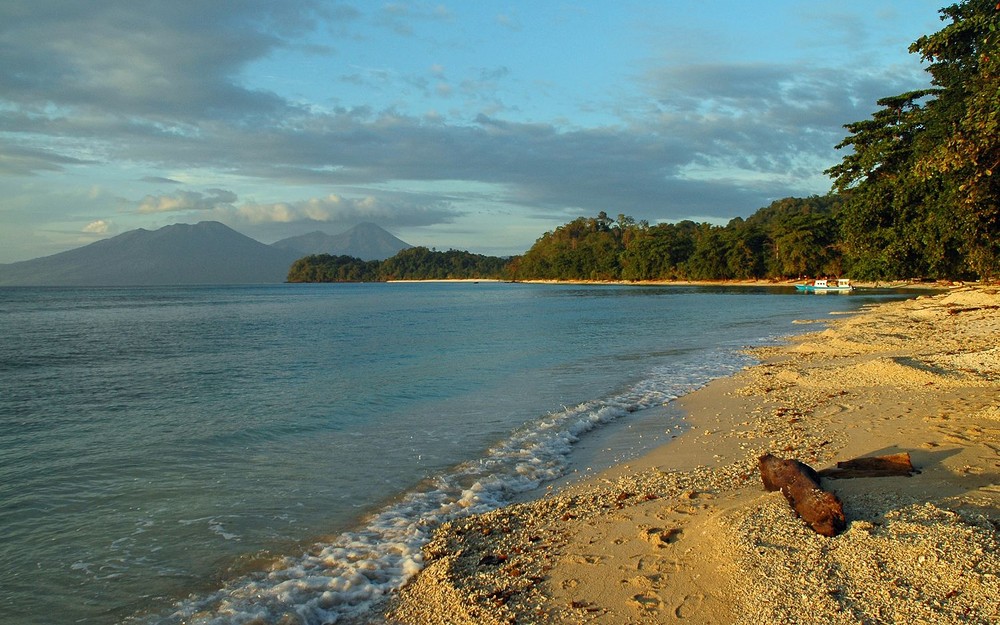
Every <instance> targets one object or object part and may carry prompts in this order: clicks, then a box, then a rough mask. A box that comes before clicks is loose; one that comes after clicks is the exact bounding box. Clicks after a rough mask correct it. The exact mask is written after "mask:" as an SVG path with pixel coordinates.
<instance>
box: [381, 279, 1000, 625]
mask: <svg viewBox="0 0 1000 625" xmlns="http://www.w3.org/2000/svg"><path fill="white" fill-rule="evenodd" d="M812 321H815V320H803V322H812ZM819 321H822V322H823V323H822V324H820V325H817V326H816V331H814V332H812V333H809V334H806V335H802V336H799V337H796V338H794V339H793V340H792V341H791V342H790V343H789V344H787V345H784V346H781V347H770V348H764V349H760V350H758V351H757V352H755V354H756V355H757V356H758V358H759V359H760V360H761V364H759V365H756V366H753V367H749V368H747V369H745V370H743V371H742V372H740V373H739V374H737V375H735V376H733V377H730V378H725V379H721V380H717V381H715V382H713V383H711V384H709V385H708V386H706V387H705V388H703V389H701V390H699V391H697V392H695V393H693V394H691V395H689V396H687V397H685V398H683V399H682V400H681V404H682V408H683V409H684V411H685V414H686V419H687V421H688V422H689V423H690V425H691V427H690V429H688V430H687V431H685V432H684V433H683V434H681V435H680V436H678V437H677V438H676V439H675V440H672V441H671V442H669V443H668V444H666V445H663V446H661V447H659V448H657V449H656V450H654V451H653V452H652V453H649V454H648V455H646V456H644V457H642V458H640V459H638V460H636V461H633V462H630V463H629V464H628V465H621V466H616V467H613V468H612V469H610V470H608V471H605V472H603V473H601V474H600V475H597V476H595V477H593V478H590V479H587V480H586V481H584V482H581V483H577V484H572V485H570V486H567V487H565V488H562V489H559V490H556V489H552V490H550V491H549V492H548V493H547V494H546V495H545V496H544V497H541V498H540V499H537V500H535V501H531V502H526V503H519V504H515V505H511V506H508V507H505V508H502V509H499V510H496V511H494V512H491V513H489V514H485V515H481V516H475V517H471V518H468V519H464V520H460V521H456V522H452V523H449V524H447V525H445V526H444V527H442V528H441V529H440V530H439V531H438V532H437V533H436V535H435V537H434V539H433V540H432V541H431V542H430V543H429V544H428V545H427V546H426V547H425V549H424V552H425V558H426V564H427V566H426V568H425V569H424V570H423V571H422V572H421V573H420V574H419V575H418V576H417V577H416V578H415V579H414V581H412V582H411V583H410V584H409V585H408V586H406V587H405V588H404V589H403V590H402V591H401V592H400V593H399V595H398V597H396V598H394V600H393V603H392V605H391V606H390V610H389V612H388V617H387V619H388V621H389V622H390V623H397V624H412V625H418V624H419V625H428V624H446V623H447V624H452V625H459V624H464V623H470V624H472V623H475V624H494V623H496V624H499V623H504V624H508V623H522V624H523V623H600V624H615V625H617V624H626V623H669V622H674V621H683V622H686V623H706V624H707V623H747V624H750V623H754V624H757V623H817V624H819V623H824V624H826V623H983V624H986V623H997V622H1000V392H998V391H1000V341H998V338H997V337H998V336H1000V289H997V288H989V287H985V288H959V289H954V290H952V291H951V292H948V293H943V294H937V295H928V296H922V297H919V298H916V299H912V300H907V301H901V302H893V303H888V304H883V305H880V306H877V307H873V308H870V309H866V310H863V311H861V312H860V313H859V314H856V315H849V316H848V315H845V316H837V317H833V318H831V319H828V320H827V319H824V320H819ZM897 452H908V453H909V454H910V457H911V458H912V461H913V464H914V466H915V467H916V469H917V470H918V471H919V473H918V474H916V475H913V476H910V477H865V478H856V479H840V480H831V479H824V480H823V482H822V485H823V487H824V488H825V489H828V490H831V491H833V492H835V493H836V494H837V495H838V496H839V498H840V499H841V500H842V502H843V505H844V511H845V513H846V516H847V522H848V525H847V529H846V530H845V531H844V532H843V533H841V534H839V535H838V536H835V537H832V538H828V537H824V536H821V535H819V534H817V533H816V532H814V531H813V530H812V529H810V528H809V527H808V526H807V525H806V524H805V523H804V522H803V521H802V520H801V519H800V518H798V517H797V516H796V515H795V513H794V512H793V511H792V509H791V508H790V507H789V505H788V503H787V502H786V500H785V498H784V497H783V496H782V494H781V493H780V492H765V490H764V489H763V487H762V483H761V478H760V472H759V470H758V458H759V457H760V456H761V455H763V454H765V453H772V454H774V455H776V456H779V457H782V458H794V459H798V460H800V461H802V462H804V463H807V464H808V465H810V466H811V467H813V468H814V469H817V470H821V469H825V468H829V467H833V466H835V465H836V462H838V461H843V460H848V459H852V458H856V457H860V456H877V455H884V454H890V453H897Z"/></svg>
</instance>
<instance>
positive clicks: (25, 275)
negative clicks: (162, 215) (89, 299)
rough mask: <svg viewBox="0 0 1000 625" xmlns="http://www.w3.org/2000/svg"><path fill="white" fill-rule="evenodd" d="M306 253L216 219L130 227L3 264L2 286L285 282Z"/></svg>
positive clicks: (0, 283)
mask: <svg viewBox="0 0 1000 625" xmlns="http://www.w3.org/2000/svg"><path fill="white" fill-rule="evenodd" d="M300 256H302V254H299V253H297V252H294V251H291V250H282V249H278V248H274V247H271V246H269V245H265V244H263V243H261V242H259V241H255V240H254V239H251V238H250V237H247V236H244V235H242V234H240V233H239V232H236V231H235V230H233V229H231V228H229V227H227V226H225V225H223V224H221V223H218V222H215V221H203V222H201V223H198V224H196V225H193V226H192V225H189V224H175V225H173V226H166V227H164V228H160V229H159V230H153V231H149V230H144V229H142V228H140V229H138V230H130V231H129V232H125V233H123V234H120V235H118V236H116V237H112V238H110V239H104V240H101V241H97V242H95V243H91V244H90V245H86V246H84V247H80V248H77V249H74V250H69V251H67V252H61V253H59V254H53V255H52V256H45V257H43V258H36V259H34V260H27V261H23V262H19V263H12V264H8V265H0V286H132V285H143V286H145V285H170V284H178V285H182V284H269V283H278V282H284V281H285V278H286V277H287V275H288V269H289V268H290V267H291V264H292V263H293V262H294V261H295V260H296V259H297V258H299V257H300Z"/></svg>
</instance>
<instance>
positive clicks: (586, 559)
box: [569, 555, 601, 564]
mask: <svg viewBox="0 0 1000 625" xmlns="http://www.w3.org/2000/svg"><path fill="white" fill-rule="evenodd" d="M569 561H570V562H572V563H573V564H600V563H601V556H592V555H571V556H569Z"/></svg>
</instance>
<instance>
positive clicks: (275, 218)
mask: <svg viewBox="0 0 1000 625" xmlns="http://www.w3.org/2000/svg"><path fill="white" fill-rule="evenodd" d="M40 1H42V0H6V1H5V2H3V3H0V23H7V24H12V23H17V25H18V27H17V28H8V29H7V30H6V31H5V32H4V35H3V36H4V45H2V46H0V66H2V67H4V68H6V69H5V71H3V72H0V141H5V143H2V144H0V174H7V175H11V176H23V175H29V174H32V173H36V174H37V173H38V172H42V173H44V172H51V171H58V170H60V169H65V168H69V167H86V166H88V165H92V164H96V163H98V162H106V163H119V164H123V169H125V170H127V171H130V172H134V171H136V168H138V167H141V168H142V169H138V171H150V170H155V168H156V167H163V168H164V170H165V171H170V172H174V173H172V175H176V176H177V177H178V178H180V179H181V180H189V179H190V178H189V177H187V176H185V170H187V171H192V172H198V174H197V178H198V179H199V180H206V179H208V178H210V177H211V176H212V175H213V174H218V176H219V177H220V178H223V177H225V182H224V183H223V182H219V183H214V182H208V183H207V185H213V184H220V185H222V184H225V185H226V186H232V187H233V188H237V187H236V186H235V184H236V183H235V182H233V183H231V181H233V180H236V181H240V180H242V181H248V182H249V183H250V184H251V185H252V186H254V187H257V188H259V187H260V186H261V185H268V186H273V187H274V189H273V190H272V191H270V192H269V193H268V196H269V199H271V198H275V197H277V198H282V197H295V196H299V194H300V193H301V191H300V190H299V187H300V186H309V191H308V193H309V194H316V195H317V197H316V198H314V199H311V200H304V201H299V200H290V201H285V202H278V201H275V202H270V203H268V202H261V203H257V202H246V203H244V204H242V205H239V206H238V205H237V195H236V193H235V192H233V191H226V190H222V189H208V190H205V191H201V192H198V191H177V192H174V193H166V194H158V195H148V196H146V197H144V198H143V199H142V200H141V201H140V202H138V203H137V205H135V204H133V208H134V210H137V211H138V212H139V213H140V214H147V215H148V214H161V213H181V212H185V211H195V212H199V213H203V214H212V215H219V216H221V217H225V218H226V219H231V220H237V221H242V222H243V223H250V224H266V223H295V222H296V221H300V220H312V221H317V222H323V221H330V222H332V221H337V220H345V221H346V220H350V219H355V218H365V219H376V218H377V219H385V220H388V221H392V220H394V221H395V223H402V222H403V221H405V220H406V219H407V218H411V220H412V221H414V222H420V223H425V224H426V223H435V222H436V223H441V222H444V221H447V220H449V219H454V218H455V216H456V215H459V214H461V213H462V212H467V211H470V210H473V209H474V208H473V207H476V206H482V205H484V204H489V203H493V204H504V205H506V206H511V205H516V206H519V207H521V208H522V210H524V211H525V212H527V213H528V214H530V215H539V216H546V217H549V216H552V215H561V214H567V215H570V216H572V215H573V214H581V213H582V214H596V212H598V211H600V210H605V211H607V212H609V213H611V214H617V213H626V214H631V215H634V216H636V217H638V218H647V219H650V220H651V221H652V220H658V219H668V218H680V217H685V216H689V215H692V214H697V215H717V216H720V217H721V216H726V215H728V216H732V215H733V214H749V213H750V212H752V211H753V210H755V209H756V208H758V207H760V206H763V205H765V204H767V203H768V202H769V201H770V200H772V199H775V198H776V197H783V196H786V195H792V194H802V193H813V192H818V191H819V192H821V191H823V190H825V189H823V188H822V184H821V183H818V182H817V180H818V178H821V176H818V174H819V172H822V170H823V169H824V168H825V167H827V166H829V165H831V164H833V162H832V161H834V160H835V159H836V158H837V155H836V154H835V152H834V151H833V147H832V146H833V145H835V144H836V143H837V142H838V141H839V140H840V139H841V138H843V136H844V130H843V129H842V128H841V125H842V124H844V123H847V122H851V121H856V120H859V119H864V118H866V117H867V116H868V114H869V113H870V111H871V110H873V109H874V101H875V99H876V98H878V97H880V96H883V95H886V94H891V93H899V92H903V91H906V90H907V89H909V88H913V87H916V86H922V84H925V81H926V78H925V77H924V76H922V75H921V74H920V72H919V71H917V70H914V69H912V68H910V69H906V68H898V67H896V68H893V67H890V68H882V69H881V70H880V71H879V72H872V71H869V70H867V69H866V68H864V67H842V66H838V67H819V66H809V65H804V64H796V63H793V62H788V63H763V62H761V63H751V62H728V63H725V62H719V63H701V64H695V65H688V66H678V65H674V64H671V63H670V62H668V61H663V60H661V61H650V62H649V64H648V65H647V66H645V70H644V72H643V68H642V67H640V66H637V67H635V68H632V71H633V72H634V74H632V77H633V78H634V77H635V76H636V75H638V74H640V73H641V72H642V73H641V75H640V77H639V78H638V79H636V80H635V82H634V83H633V84H632V85H631V87H632V88H633V90H632V91H631V92H630V93H629V94H627V95H623V96H622V99H619V100H616V101H615V106H616V107H617V111H616V113H617V115H618V117H617V118H613V117H612V114H611V113H610V112H609V113H608V115H607V117H606V118H605V119H607V120H609V121H606V122H605V123H604V125H602V126H598V125H596V124H591V125H589V126H583V125H578V126H574V127H570V126H568V125H567V124H565V123H563V122H562V121H561V119H560V118H558V117H556V116H553V117H552V118H549V119H545V118H542V119H543V121H535V122H529V121H524V120H523V119H522V120H517V119H514V118H513V114H514V113H513V111H515V110H516V109H514V108H513V107H504V105H503V103H502V102H501V101H500V99H499V97H498V96H497V94H498V93H499V84H500V83H501V82H503V83H504V85H505V86H506V84H507V83H512V84H513V83H517V82H519V80H518V78H519V77H518V76H517V71H512V70H511V69H510V68H508V67H507V66H505V65H500V64H497V63H496V59H490V60H488V61H487V62H484V63H483V65H482V66H479V67H474V68H472V69H471V70H470V71H472V72H473V77H472V79H471V80H469V79H465V80H463V79H462V77H461V76H460V75H456V76H454V77H452V76H451V74H452V72H457V71H458V70H456V69H455V67H454V66H453V65H449V66H448V70H449V76H448V78H449V81H447V82H446V81H445V80H444V74H443V66H440V65H438V66H433V65H429V64H424V65H421V67H423V68H424V70H423V72H422V75H417V76H416V77H414V78H407V77H405V76H401V75H399V74H397V73H396V71H395V69H394V68H393V69H382V68H375V69H368V68H361V67H355V68H354V69H347V68H342V67H337V68H333V69H331V70H330V75H332V76H338V75H339V76H344V80H345V81H354V82H356V83H357V84H361V85H364V86H365V87H367V88H369V90H370V91H372V92H374V91H381V92H386V93H389V92H395V91H398V90H401V87H402V86H407V87H409V88H411V89H416V90H419V91H421V92H426V93H430V94H433V95H436V96H437V97H448V98H450V101H457V100H459V99H461V98H465V99H466V100H467V101H468V102H473V103H474V104H475V105H476V106H478V107H479V109H478V110H479V111H481V114H479V115H475V114H472V115H468V116H467V117H464V118H458V117H455V116H454V115H452V116H450V117H448V118H446V117H445V116H444V115H442V114H440V113H435V114H425V112H426V110H427V109H426V108H424V106H423V103H422V102H421V104H420V107H421V110H419V111H416V110H407V108H406V104H407V103H406V101H405V96H403V95H399V94H397V95H396V96H395V98H394V99H393V100H392V104H387V105H378V106H384V108H381V109H379V108H377V107H376V106H355V107H353V108H351V107H350V106H343V107H340V108H331V107H329V106H324V107H318V106H317V107H308V106H305V105H302V106H300V105H297V104H293V103H291V102H290V101H289V100H286V99H284V98H283V97H281V96H279V95H277V94H274V93H270V92H265V91H261V90H255V89H252V88H250V87H248V86H246V84H245V83H244V82H243V80H242V79H241V72H242V71H243V70H244V69H245V68H246V67H247V66H248V65H249V64H251V63H254V62H257V61H260V60H262V59H266V58H267V57H268V56H269V55H272V54H274V53H276V52H277V51H280V50H282V49H284V48H290V47H294V46H302V45H306V43H304V42H300V40H302V39H304V38H307V37H306V36H307V35H309V34H310V33H313V32H314V30H315V29H316V28H317V24H320V23H322V24H324V25H325V27H326V28H329V29H331V30H336V29H337V28H341V27H343V26H344V25H345V24H353V23H355V22H358V21H362V20H363V19H369V20H370V21H371V22H373V23H376V24H377V25H378V26H382V27H388V28H390V29H392V30H394V31H396V32H400V33H403V34H408V33H412V32H413V29H414V28H415V27H419V26H421V25H429V24H441V23H447V22H448V20H451V19H453V17H452V16H450V15H449V14H448V12H447V10H446V9H443V8H442V7H440V6H439V5H434V4H420V3H407V4H403V3H390V4H385V5H381V8H380V9H377V10H375V11H374V12H372V14H371V15H364V14H362V13H361V12H359V11H358V10H357V9H355V8H353V7H351V6H348V5H343V4H337V5H333V6H327V5H325V4H323V3H321V2H319V1H318V0H305V1H302V2H294V3H292V2H289V3H275V2H271V1H270V0H233V2H227V3H211V2H208V3H169V2H167V3H161V2H130V3H121V2H118V1H117V0H93V1H91V2H87V3H59V10H30V9H29V6H36V5H37V4H38V2H40ZM43 4H44V2H43ZM512 24H513V25H517V24H515V23H514V22H513V21H512V20H511V19H509V20H508V24H507V25H508V26H510V25H512ZM345 40H346V38H345ZM427 67H430V68H431V69H430V72H429V73H428V71H427V69H426V68H427ZM520 69H521V68H520V67H516V68H515V70H518V71H519V70H520ZM345 74H349V75H345ZM428 77H430V79H429V78H428ZM452 78H453V80H452ZM922 81H923V82H922ZM626 98H627V99H626ZM372 101H375V100H372ZM397 102H398V103H399V104H398V105H397V104H395V103H397ZM353 104H356V103H353ZM416 106H417V105H414V108H416ZM449 106H450V104H449ZM487 107H489V108H487ZM435 110H436V109H435ZM489 110H500V111H504V113H499V114H498V113H490V112H488V111H489ZM504 115H507V117H505V116H504ZM28 143H31V145H32V147H30V148H27V147H21V145H22V144H28ZM129 180H130V181H132V180H134V174H130V177H129ZM143 181H144V182H147V183H152V184H175V183H177V180H174V179H173V178H167V177H160V176H148V177H146V178H144V179H143ZM455 181H460V182H461V183H463V184H465V185H467V186H474V185H480V186H479V188H481V189H483V193H484V194H485V195H484V196H483V197H476V198H469V197H457V196H455V195H454V194H452V193H450V192H448V191H446V190H445V189H446V188H447V187H449V186H450V185H453V183H454V182H455ZM317 188H321V189H323V190H322V191H318V190H317ZM349 189H350V190H351V191H350V193H348V190H349ZM387 189H391V190H394V191H397V192H398V193H397V194H396V195H393V194H392V193H389V192H388V191H387ZM407 189H409V192H408V193H402V191H404V190H407ZM326 191H335V193H331V194H327V195H318V194H320V193H325V192H326ZM143 192H145V191H140V192H137V193H136V197H138V196H139V195H140V194H141V193H143ZM239 192H240V194H241V195H243V196H244V197H245V196H246V195H247V193H246V192H244V191H242V190H239ZM352 195H356V196H357V197H349V196H352ZM88 219H90V217H88Z"/></svg>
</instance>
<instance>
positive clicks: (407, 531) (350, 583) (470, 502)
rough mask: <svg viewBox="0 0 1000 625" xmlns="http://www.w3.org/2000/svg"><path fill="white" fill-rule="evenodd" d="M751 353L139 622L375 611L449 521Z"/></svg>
mask: <svg viewBox="0 0 1000 625" xmlns="http://www.w3.org/2000/svg"><path fill="white" fill-rule="evenodd" d="M746 360H747V359H746V358H743V357H739V356H735V355H733V354H732V352H729V351H727V350H720V351H719V352H718V353H716V354H714V356H712V357H708V356H707V355H706V357H705V358H704V359H700V364H699V366H697V367H695V368H688V369H687V370H685V371H684V372H678V371H676V370H675V369H671V368H667V367H664V368H660V369H657V370H654V371H653V372H651V374H650V375H649V376H648V377H647V378H646V379H644V380H642V381H640V382H638V383H636V384H635V385H633V386H632V387H631V388H628V389H626V390H625V391H623V392H621V393H619V394H617V395H615V396H613V397H609V398H606V399H598V400H592V401H587V402H584V403H582V404H579V405H577V406H573V407H567V408H563V409H562V410H559V411H556V412H553V413H550V414H548V415H546V416H545V417H543V418H542V419H539V420H537V421H534V422H532V423H529V424H527V425H525V426H524V427H522V428H521V429H519V430H518V431H515V432H513V433H512V434H511V435H510V436H509V437H508V438H506V439H505V440H503V441H501V442H499V443H498V444H496V445H495V446H493V447H492V448H490V449H489V450H488V451H487V452H486V453H485V454H484V455H483V457H481V458H479V459H477V460H473V461H469V462H465V463H462V464H460V465H457V466H455V467H453V468H452V469H451V470H449V471H447V472H445V473H442V474H440V475H438V476H436V477H435V478H433V479H431V480H429V481H428V482H426V483H425V484H424V485H422V486H421V487H419V488H417V489H415V490H413V491H411V492H409V493H406V494H405V495H403V496H402V497H401V498H400V499H398V500H397V501H395V502H394V503H392V504H389V505H388V506H386V507H385V508H383V509H382V510H381V511H379V512H377V513H376V514H374V515H373V516H372V517H370V518H369V519H367V520H366V521H365V522H364V523H363V526H362V527H361V528H360V529H358V530H355V531H350V532H345V533H343V534H341V535H339V536H337V537H336V538H335V539H333V540H332V541H330V542H327V543H322V544H316V545H314V546H313V548H312V549H310V550H309V551H308V552H307V553H304V554H302V555H299V556H296V557H285V558H283V559H282V560H281V561H279V562H278V563H277V564H276V565H274V566H272V568H271V569H270V570H268V571H260V572H257V573H253V574H248V575H245V576H243V577H239V578H237V579H233V580H231V581H230V582H229V583H227V584H226V585H225V586H224V587H223V588H221V589H219V590H217V591H215V592H213V593H210V594H207V595H202V596H192V597H189V598H187V599H184V600H182V601H180V602H178V603H177V604H176V605H175V606H174V607H173V610H172V611H171V612H170V613H169V614H160V615H156V616H151V617H150V616H146V617H137V618H134V619H130V620H129V622H133V623H147V624H150V625H173V624H180V623H184V624H186V625H243V624H247V623H266V622H286V620H287V619H288V618H291V619H294V622H302V623H306V624H319V623H336V622H338V621H339V620H341V619H344V618H350V617H356V616H361V615H364V614H367V613H369V612H370V611H371V610H372V608H373V606H375V605H376V604H377V603H379V602H380V601H381V600H383V599H384V598H386V597H387V596H388V595H390V594H391V593H393V592H394V591H396V590H398V589H399V588H401V587H402V586H403V585H404V584H406V583H407V581H409V580H410V579H411V578H412V577H413V576H414V575H416V574H417V573H418V572H419V571H420V570H421V569H422V568H423V564H424V561H423V556H422V553H421V549H422V547H423V546H424V544H425V543H427V541H428V540H429V539H430V537H431V534H432V533H433V532H434V530H435V529H436V528H437V527H439V526H440V525H441V524H443V523H445V522H447V521H451V520H454V519H457V518H461V517H464V516H468V515H472V514H479V513H483V512H488V511H490V510H493V509H496V508H498V507H500V506H503V505H505V504H507V503H509V502H510V501H511V500H512V499H513V497H514V496H516V495H518V494H520V493H524V492H527V491H531V490H533V489H536V488H538V486H539V485H541V484H543V483H545V482H548V481H551V480H554V479H557V478H559V477H562V476H563V475H564V474H565V473H566V470H567V467H568V464H569V455H570V452H571V451H572V449H573V445H574V443H576V442H577V441H578V440H579V438H580V437H581V436H583V435H584V434H586V433H587V432H590V431H592V430H594V429H595V428H599V427H601V426H602V425H605V424H608V423H611V422H613V421H617V420H619V419H621V418H623V417H626V416H627V415H629V414H631V413H634V412H637V411H640V410H644V409H647V408H652V407H655V406H659V405H662V404H665V403H667V402H669V401H672V400H674V399H676V398H677V397H678V396H680V395H683V394H685V393H687V392H690V391H691V390H693V389H695V388H697V387H698V386H701V385H703V384H705V383H707V382H708V381H709V380H710V379H712V378H715V377H721V376H724V375H729V374H731V373H733V372H734V371H736V370H738V369H739V368H740V367H741V366H743V365H744V364H745V363H746Z"/></svg>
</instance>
